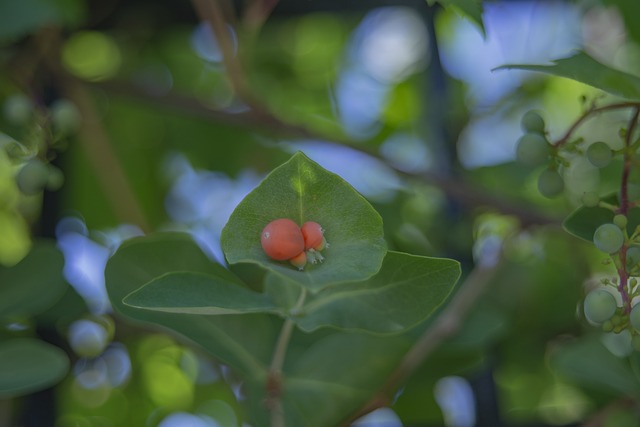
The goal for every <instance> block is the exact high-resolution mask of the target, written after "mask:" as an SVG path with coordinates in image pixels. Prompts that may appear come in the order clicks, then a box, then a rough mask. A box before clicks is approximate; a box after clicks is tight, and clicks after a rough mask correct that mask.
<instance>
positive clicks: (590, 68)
mask: <svg viewBox="0 0 640 427" xmlns="http://www.w3.org/2000/svg"><path fill="white" fill-rule="evenodd" d="M512 68H514V69H518V70H529V71H541V72H543V73H547V74H553V75H555V76H560V77H566V78H569V79H572V80H576V81H579V82H582V83H585V84H587V85H589V86H593V87H595V88H598V89H601V90H603V91H605V92H609V93H610V94H613V95H617V96H621V97H623V98H628V99H634V100H635V99H640V77H637V76H634V75H632V74H629V73H625V72H624V71H620V70H616V69H615V68H611V67H609V66H607V65H604V64H602V63H600V62H598V61H596V60H595V59H593V58H592V57H591V56H589V55H588V54H586V53H584V52H577V53H576V54H575V55H573V56H570V57H568V58H563V59H557V60H555V61H553V64H551V65H527V64H508V65H503V66H501V67H498V68H497V69H498V70H500V69H512Z"/></svg>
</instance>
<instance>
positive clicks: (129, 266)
mask: <svg viewBox="0 0 640 427" xmlns="http://www.w3.org/2000/svg"><path fill="white" fill-rule="evenodd" d="M175 271H187V272H195V273H202V274H208V275H211V276H215V277H218V278H221V280H226V281H229V282H232V283H237V281H238V279H237V278H236V277H235V276H234V275H233V274H232V273H231V272H229V271H228V270H226V269H225V268H224V267H222V266H221V265H219V264H217V263H215V262H213V261H211V260H209V259H208V258H207V257H206V256H205V255H204V253H203V252H202V251H201V250H200V248H199V247H198V246H197V245H196V244H195V243H194V242H193V240H192V239H191V238H190V237H189V236H188V235H186V234H179V233H158V234H153V235H150V236H147V237H141V238H136V239H132V240H130V241H128V242H125V243H124V244H123V245H122V246H121V247H120V248H119V249H118V251H117V252H116V253H115V254H114V255H113V257H112V258H111V259H110V260H109V262H108V263H107V267H106V271H105V277H106V284H107V291H108V293H109V298H110V300H111V303H112V304H113V307H114V309H115V310H116V311H117V312H118V313H120V314H122V315H125V316H128V317H130V318H132V319H135V320H139V321H143V322H150V323H154V324H156V325H161V326H164V327H166V328H169V329H171V330H173V331H175V332H178V333H180V334H182V335H184V336H186V337H188V338H190V339H192V340H193V341H195V342H197V343H198V344H200V345H201V346H202V347H204V348H205V349H207V350H208V351H209V352H211V353H212V354H213V355H215V356H216V357H218V358H219V359H221V360H222V361H224V362H226V363H228V364H229V365H231V366H233V367H235V368H236V369H238V370H240V371H241V372H243V373H245V374H247V375H249V376H261V375H263V374H264V373H265V372H266V368H265V366H266V365H267V364H268V363H269V358H270V356H271V351H272V345H273V342H274V341H275V334H276V331H275V330H273V328H272V324H271V321H270V319H269V318H268V317H265V316H263V315H257V314H247V315H227V316H201V315H193V316H185V315H181V314H175V313H164V312H158V311H150V310H143V309H137V308H133V307H129V306H127V305H125V304H123V302H122V300H123V298H124V297H125V296H127V295H128V294H130V293H131V292H132V291H134V290H136V289H139V288H140V287H141V286H142V285H144V284H146V283H148V282H151V281H152V280H154V279H156V278H158V277H160V276H163V275H165V274H167V273H171V272H175Z"/></svg>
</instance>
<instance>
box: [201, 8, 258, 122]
mask: <svg viewBox="0 0 640 427" xmlns="http://www.w3.org/2000/svg"><path fill="white" fill-rule="evenodd" d="M220 1H221V0H192V3H193V6H194V8H195V10H196V12H197V14H198V17H199V18H200V20H201V21H202V22H206V23H207V24H209V26H210V27H211V30H212V31H213V34H214V35H215V38H216V42H217V44H218V46H219V47H220V50H221V51H222V58H223V62H224V66H225V68H226V71H227V77H228V78H229V82H230V83H231V86H232V87H233V89H234V90H235V92H236V95H238V97H239V98H240V99H241V100H242V101H243V102H245V103H246V104H247V105H248V106H249V107H250V108H251V109H252V110H254V111H256V112H260V113H264V109H263V107H262V104H261V103H260V102H258V101H257V100H256V99H254V96H253V92H252V91H251V90H250V88H249V84H248V82H247V78H246V74H245V72H244V68H243V67H242V64H241V63H240V61H239V59H238V55H237V54H236V49H235V47H234V43H233V39H232V37H231V34H230V32H229V28H228V21H229V20H230V19H227V18H226V17H225V14H224V11H223V9H222V7H221V6H220V3H219V2H220Z"/></svg>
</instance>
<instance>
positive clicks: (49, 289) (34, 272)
mask: <svg viewBox="0 0 640 427" xmlns="http://www.w3.org/2000/svg"><path fill="white" fill-rule="evenodd" d="M63 267H64V258H63V256H62V253H60V251H58V250H57V249H56V247H55V244H54V243H53V242H51V241H46V240H42V241H38V242H36V244H35V245H34V246H33V248H32V249H31V251H30V252H29V254H27V256H26V257H25V258H24V259H22V261H20V262H19V263H18V264H16V265H14V266H13V267H3V266H0V319H2V318H10V317H29V316H34V315H36V314H39V313H41V312H43V311H44V310H46V309H48V308H50V307H51V306H52V305H53V304H55V303H56V301H58V300H59V299H60V298H61V297H62V295H63V294H64V292H65V291H66V289H67V286H68V285H67V284H66V282H65V280H64V278H63V276H62V268H63Z"/></svg>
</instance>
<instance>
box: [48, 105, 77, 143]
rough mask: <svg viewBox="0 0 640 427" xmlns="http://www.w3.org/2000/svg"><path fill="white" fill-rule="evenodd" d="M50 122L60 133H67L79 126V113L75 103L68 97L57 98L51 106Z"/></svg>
mask: <svg viewBox="0 0 640 427" xmlns="http://www.w3.org/2000/svg"><path fill="white" fill-rule="evenodd" d="M50 111H51V122H52V123H53V126H54V128H55V130H56V132H58V133H59V134H61V135H69V134H72V133H74V132H76V131H77V130H78V128H79V127H80V121H81V114H80V110H78V107H76V105H75V104H74V103H73V102H71V101H69V100H68V99H59V100H57V101H56V102H54V103H53V105H52V106H51V109H50Z"/></svg>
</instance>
